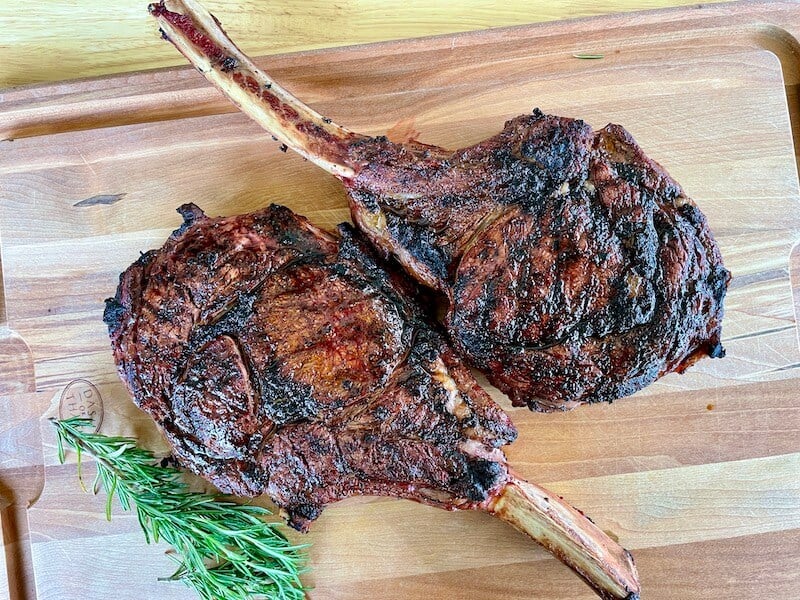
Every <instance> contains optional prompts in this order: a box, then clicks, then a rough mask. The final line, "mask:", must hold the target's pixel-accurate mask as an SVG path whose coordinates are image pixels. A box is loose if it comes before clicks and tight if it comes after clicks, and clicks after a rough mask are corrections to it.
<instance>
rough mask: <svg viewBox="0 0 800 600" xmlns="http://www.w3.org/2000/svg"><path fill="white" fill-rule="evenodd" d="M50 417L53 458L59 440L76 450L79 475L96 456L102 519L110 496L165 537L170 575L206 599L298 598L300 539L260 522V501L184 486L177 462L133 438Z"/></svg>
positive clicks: (154, 534)
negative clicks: (164, 461)
mask: <svg viewBox="0 0 800 600" xmlns="http://www.w3.org/2000/svg"><path fill="white" fill-rule="evenodd" d="M51 421H52V423H53V425H55V428H56V432H57V437H58V459H59V460H60V461H61V462H62V463H63V462H64V446H65V445H66V446H69V447H71V448H72V449H74V450H75V452H76V453H77V455H78V477H79V479H80V478H81V456H82V454H84V453H86V454H89V455H91V456H92V457H94V459H95V461H96V462H97V476H96V477H95V480H94V484H93V485H92V490H93V491H94V493H97V492H98V490H99V489H100V487H101V486H102V488H103V489H104V491H105V493H106V494H107V496H108V499H107V502H106V518H108V519H109V520H110V519H111V503H112V500H113V498H114V496H115V495H116V497H117V498H118V499H119V503H120V505H122V508H123V509H125V510H131V508H132V507H133V509H134V510H135V511H136V516H137V517H138V518H139V524H140V525H141V527H142V531H144V535H145V539H146V540H147V543H151V542H158V541H159V540H163V541H165V542H166V543H168V544H170V545H171V546H172V547H173V548H174V549H175V553H172V554H170V556H171V557H172V558H173V560H175V561H176V562H177V563H178V568H177V570H176V571H175V573H174V574H173V575H172V576H171V577H169V578H167V579H168V580H170V581H176V580H177V581H182V582H183V583H185V584H186V585H188V586H189V587H191V588H193V589H194V590H195V591H197V593H198V594H199V595H200V597H201V598H203V599H204V600H246V599H248V598H252V597H254V596H256V597H266V598H281V599H284V598H285V599H289V600H294V599H300V598H303V597H304V595H305V594H304V591H303V587H302V584H301V583H300V578H299V574H300V573H301V572H302V571H303V569H304V564H305V558H304V557H303V555H302V553H301V549H302V548H304V546H294V545H292V544H291V543H290V542H289V541H288V540H287V539H286V537H284V535H283V534H282V533H281V532H280V531H279V530H278V529H277V527H278V526H279V524H278V523H267V522H265V521H263V520H262V517H263V516H265V515H269V514H271V513H270V511H268V510H267V509H266V508H262V507H260V506H253V505H247V504H236V503H235V502H231V501H229V500H225V499H222V498H219V497H215V496H211V495H209V494H202V493H195V492H192V491H190V490H189V488H188V486H187V485H186V484H185V483H184V482H183V481H182V480H181V472H180V471H179V470H178V469H174V468H171V467H162V466H159V465H157V464H156V462H155V461H156V459H155V457H154V456H153V454H152V452H148V451H147V450H143V449H141V448H138V447H137V446H136V441H135V440H133V439H131V438H124V437H108V436H105V435H101V434H96V433H91V432H90V429H89V428H90V427H91V426H92V422H91V420H89V419H81V418H71V419H65V420H63V421H60V420H56V419H51ZM81 486H83V480H82V479H81ZM84 489H85V488H84Z"/></svg>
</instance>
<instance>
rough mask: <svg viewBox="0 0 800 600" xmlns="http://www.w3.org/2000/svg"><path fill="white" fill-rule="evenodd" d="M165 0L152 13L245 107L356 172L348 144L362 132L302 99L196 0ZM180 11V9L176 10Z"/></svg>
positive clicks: (333, 169) (325, 160)
mask: <svg viewBox="0 0 800 600" xmlns="http://www.w3.org/2000/svg"><path fill="white" fill-rule="evenodd" d="M169 6H170V8H173V11H171V10H169V9H168V8H167V5H166V3H165V2H164V1H163V0H162V2H160V3H159V4H151V5H150V7H149V10H150V13H151V14H152V15H153V16H154V17H155V18H156V20H157V21H158V23H159V26H160V28H161V35H162V36H163V37H164V38H166V39H167V40H169V41H170V42H172V44H174V46H175V47H176V48H177V49H178V50H180V52H181V54H183V55H184V56H185V57H186V58H187V59H188V60H189V62H190V63H192V64H193V65H194V66H195V67H196V68H197V70H198V71H200V72H201V73H202V74H203V75H205V77H206V79H208V80H209V81H210V82H211V83H213V84H214V85H215V86H216V87H217V88H218V89H219V90H220V91H221V92H222V93H223V94H225V95H226V96H227V97H228V98H230V99H231V101H233V103H234V104H235V105H236V106H238V107H239V108H240V109H241V110H242V112H244V113H245V114H246V115H248V116H249V117H250V118H251V119H253V120H254V121H256V122H257V123H258V124H259V125H261V126H262V127H263V128H264V129H266V130H267V131H269V132H270V133H272V135H274V136H275V137H276V138H278V139H279V140H280V141H281V142H282V143H284V144H286V145H287V146H288V147H290V148H292V149H293V150H295V151H296V152H298V153H299V154H301V155H302V156H303V157H305V158H307V159H308V160H310V161H312V162H314V163H315V164H317V165H319V166H320V167H322V168H323V169H325V170H326V171H328V172H329V173H332V174H333V175H336V176H337V177H340V178H348V177H352V176H353V174H354V171H353V165H351V164H349V163H348V160H347V151H346V149H347V146H348V144H350V143H352V142H353V141H356V140H358V139H359V138H362V137H364V136H361V135H360V134H357V133H353V132H352V131H348V130H347V129H345V128H344V127H341V126H340V125H336V124H335V123H333V122H331V120H330V119H326V118H324V117H323V116H322V115H320V114H319V113H318V112H316V111H314V110H313V109H311V108H309V107H308V106H306V105H305V104H303V103H302V102H301V101H300V100H298V99H297V98H295V97H294V96H293V95H292V94H290V93H289V92H287V91H286V90H285V89H284V88H282V87H281V86H280V85H278V84H277V83H275V82H274V81H273V80H272V79H271V78H270V77H269V75H267V74H266V73H264V72H263V71H261V70H260V69H259V68H258V67H256V66H255V64H253V61H252V60H250V59H249V58H248V57H247V56H245V55H244V53H243V52H242V51H241V50H239V48H238V47H237V46H236V44H234V43H233V42H232V41H231V40H230V38H228V36H227V34H226V33H225V32H224V31H223V29H222V27H221V26H220V24H219V21H217V20H216V18H214V16H213V15H212V14H211V13H209V12H208V11H207V10H206V9H205V8H203V7H202V6H201V5H200V4H199V3H198V2H195V0H174V1H172V2H170V3H169ZM175 11H177V12H175Z"/></svg>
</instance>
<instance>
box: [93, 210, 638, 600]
mask: <svg viewBox="0 0 800 600" xmlns="http://www.w3.org/2000/svg"><path fill="white" fill-rule="evenodd" d="M180 212H181V213H182V215H183V217H184V223H183V225H182V226H181V227H180V228H179V229H177V230H176V231H175V232H173V234H172V235H171V236H170V237H169V239H168V240H167V242H166V243H165V244H164V246H163V247H162V248H160V249H159V250H151V251H149V252H147V253H145V254H143V255H142V256H141V258H139V260H137V261H136V262H135V263H134V264H133V265H131V266H130V267H129V268H128V269H127V270H126V271H125V272H124V273H123V274H122V275H121V276H120V283H119V287H118V290H117V294H116V297H115V298H111V299H109V300H108V301H107V305H106V312H105V321H106V323H107V324H108V327H109V332H110V336H111V340H112V347H113V351H114V358H115V361H116V363H117V366H118V369H119V373H120V375H121V377H122V379H123V380H124V382H125V383H126V385H127V387H128V389H129V391H130V393H131V395H132V397H133V399H134V401H135V402H136V403H137V405H138V406H139V407H141V408H142V409H143V410H145V411H146V412H147V413H149V414H150V415H151V416H152V417H153V419H154V420H155V421H156V423H157V424H158V425H159V427H160V428H161V430H162V431H163V433H164V435H165V436H166V438H167V440H168V441H169V443H170V444H171V446H172V448H173V450H174V454H175V456H176V458H177V459H178V461H179V462H180V464H182V465H183V466H185V467H187V468H189V469H191V470H192V471H194V472H195V473H198V474H200V475H201V476H203V477H205V478H206V479H208V480H209V481H211V482H212V483H214V484H215V485H216V486H217V487H218V488H219V489H220V490H222V491H224V492H229V493H233V494H237V495H240V496H254V495H259V494H268V495H269V496H270V497H271V498H272V499H273V500H274V501H275V502H276V504H278V505H279V506H280V507H281V508H282V511H283V513H284V515H285V516H286V518H287V519H288V521H289V523H290V524H291V525H292V526H294V527H296V528H298V529H301V530H305V529H307V528H308V526H309V524H310V523H311V522H312V521H313V520H314V519H316V518H317V517H318V516H319V514H320V512H321V511H322V509H323V508H324V506H325V505H327V504H329V503H331V502H335V501H337V500H340V499H342V498H346V497H348V496H353V495H383V496H393V497H397V498H408V499H412V500H416V501H419V502H424V503H426V504H431V505H435V506H440V507H442V508H446V509H476V510H483V511H486V512H488V513H491V514H494V515H497V516H499V517H500V518H502V519H504V520H506V521H508V522H509V523H511V524H512V525H513V526H515V527H516V528H518V529H520V530H522V531H524V532H526V533H528V534H529V535H531V537H533V538H534V539H536V540H537V541H538V542H540V543H541V544H543V545H544V546H545V547H547V548H548V549H549V550H550V551H552V552H553V553H554V554H555V555H556V556H558V557H559V558H560V559H561V560H563V561H564V562H565V563H566V564H568V565H570V566H571V567H572V568H573V569H575V570H576V571H577V572H578V573H579V574H580V575H581V576H583V578H584V579H585V580H586V581H587V582H588V583H589V584H590V585H591V586H592V587H593V588H594V589H595V590H596V591H597V592H598V593H599V594H600V595H601V596H602V597H606V598H626V597H627V598H635V597H637V594H638V590H639V587H638V582H637V576H636V569H635V567H634V565H633V561H632V559H631V557H630V554H629V553H628V552H627V551H626V550H624V549H623V548H622V547H620V546H619V545H618V544H616V543H615V542H613V541H612V540H611V539H609V538H608V537H607V536H606V535H605V534H604V533H603V532H602V531H601V530H600V529H598V528H597V527H596V526H595V525H593V524H592V523H591V522H590V521H589V520H588V519H586V518H585V517H584V516H583V515H582V513H579V512H578V511H577V510H575V509H573V508H572V507H570V506H569V505H567V504H565V503H564V502H563V501H562V500H560V499H559V497H558V496H556V495H554V494H552V493H548V492H546V491H545V490H542V489H541V488H539V487H537V486H535V485H533V484H530V483H528V482H525V481H522V480H520V479H518V478H516V477H515V476H514V475H512V474H511V472H510V471H509V467H508V465H507V464H506V459H505V456H504V454H503V452H502V450H501V447H502V446H503V445H505V444H507V443H509V442H511V441H512V440H514V438H515V437H516V430H515V428H514V426H513V425H512V423H511V421H510V420H509V418H508V416H507V415H506V414H505V413H504V412H503V411H502V409H501V408H500V407H499V406H498V405H496V404H495V403H494V402H493V401H492V400H491V398H489V396H488V395H487V394H486V392H485V391H484V390H483V389H481V388H480V386H478V384H477V383H476V382H475V380H474V379H473V378H472V375H471V374H470V372H469V370H468V369H467V368H466V367H465V366H463V365H462V364H461V363H460V362H459V360H458V359H457V358H456V356H455V355H454V353H453V351H452V350H451V349H450V348H449V346H448V345H447V344H446V342H445V340H444V337H443V336H442V335H441V334H439V333H438V332H437V331H436V330H435V329H434V328H432V327H431V326H429V325H427V324H426V319H425V317H424V315H423V314H422V312H421V309H420V308H419V307H418V305H417V303H416V302H415V300H414V297H413V290H414V289H415V288H414V286H413V285H409V284H408V281H407V280H405V279H404V277H405V276H404V275H400V274H392V273H391V272H390V271H387V270H386V269H385V268H384V267H383V266H382V265H381V264H379V262H378V260H377V258H376V257H375V256H373V255H372V250H371V248H370V247H369V245H368V243H367V242H366V241H362V240H361V239H360V238H359V235H358V234H357V233H355V232H354V230H353V229H352V228H351V227H350V226H348V225H342V226H340V235H339V236H338V237H337V236H332V235H330V234H328V233H325V232H323V231H321V230H319V229H316V228H315V227H313V226H312V225H311V224H310V223H309V222H308V221H307V220H306V219H304V218H302V217H299V216H297V215H295V214H294V213H292V212H291V211H290V210H289V209H287V208H284V207H279V206H274V205H273V206H271V207H269V208H266V209H263V210H261V211H258V212H255V213H252V214H247V215H241V216H236V217H224V218H223V217H220V218H213V219H212V218H208V217H206V216H205V215H204V214H203V213H202V211H200V209H198V208H197V207H196V206H194V205H184V206H182V207H181V209H180Z"/></svg>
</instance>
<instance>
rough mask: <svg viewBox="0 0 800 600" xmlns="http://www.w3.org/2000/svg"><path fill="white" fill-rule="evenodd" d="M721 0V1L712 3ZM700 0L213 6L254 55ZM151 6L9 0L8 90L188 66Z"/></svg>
mask: <svg viewBox="0 0 800 600" xmlns="http://www.w3.org/2000/svg"><path fill="white" fill-rule="evenodd" d="M711 1H712V2H714V1H717V2H718V1H720V0H711ZM694 3H695V2H694V0H606V1H605V2H602V3H599V2H592V1H591V0H563V1H560V2H549V1H548V0H510V1H507V2H500V3H495V2H486V1H485V0H459V1H458V2H456V1H455V0H445V1H442V2H421V1H419V0H414V1H411V2H409V1H404V0H391V1H388V2H386V1H384V2H378V1H377V0H340V1H338V2H322V1H320V0H208V1H207V5H208V7H209V9H211V10H212V11H215V12H219V13H220V14H225V15H226V19H225V21H226V24H227V26H228V27H230V29H231V30H232V31H236V32H237V38H238V40H239V43H240V44H241V46H242V48H244V49H245V50H247V51H248V52H249V53H250V54H252V55H254V56H257V55H262V54H277V53H281V52H296V51H301V50H310V49H315V48H328V47H333V46H347V45H351V44H362V43H368V42H377V41H384V40H394V39H401V38H414V37H420V36H425V35H437V34H447V33H455V32H461V31H472V30H476V29H484V28H487V27H499V26H507V25H519V24H524V23H534V22H541V21H552V20H556V19H564V18H571V17H585V16H594V15H601V14H611V13H616V12H621V11H633V10H642V9H651V8H664V7H667V6H681V5H691V4H694ZM146 6H147V0H120V1H116V2H104V1H101V0H83V1H82V2H80V3H79V4H77V5H76V3H75V2H71V1H69V0H48V1H47V2H36V3H32V4H30V5H26V7H25V9H24V10H23V9H21V8H20V7H19V5H17V4H15V3H9V2H6V3H0V30H2V31H3V39H4V43H3V44H2V45H0V88H3V87H8V86H14V85H23V84H30V83H40V82H49V81H61V80H65V79H73V78H76V77H90V76H97V75H107V74H111V73H122V72H131V71H139V70H142V69H151V68H155V67H165V66H169V65H180V64H183V63H182V61H181V59H180V58H179V57H176V55H175V53H174V52H173V51H172V49H171V48H167V47H166V46H165V45H164V44H160V43H159V42H158V41H157V36H155V35H153V32H154V28H153V24H152V23H151V22H150V20H149V19H148V17H147V14H146V10H145V8H146Z"/></svg>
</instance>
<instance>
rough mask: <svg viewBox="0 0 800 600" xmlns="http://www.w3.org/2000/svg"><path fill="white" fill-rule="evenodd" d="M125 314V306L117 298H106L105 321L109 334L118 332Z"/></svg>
mask: <svg viewBox="0 0 800 600" xmlns="http://www.w3.org/2000/svg"><path fill="white" fill-rule="evenodd" d="M124 315H125V307H124V306H123V305H122V303H121V302H120V301H119V300H118V299H117V298H116V297H115V298H106V306H105V309H104V310H103V323H105V324H106V325H107V326H108V332H109V334H111V335H113V334H114V333H116V332H117V330H118V329H119V327H120V324H121V323H122V319H123V317H124Z"/></svg>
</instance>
